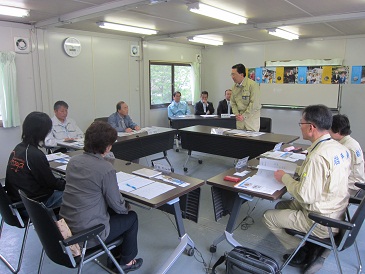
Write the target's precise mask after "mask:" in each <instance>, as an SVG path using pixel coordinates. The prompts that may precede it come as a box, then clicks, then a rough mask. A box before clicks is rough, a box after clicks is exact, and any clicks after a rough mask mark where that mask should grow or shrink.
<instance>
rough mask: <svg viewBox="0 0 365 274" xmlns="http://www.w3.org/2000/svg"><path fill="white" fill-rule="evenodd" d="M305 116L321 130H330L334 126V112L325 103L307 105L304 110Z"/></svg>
mask: <svg viewBox="0 0 365 274" xmlns="http://www.w3.org/2000/svg"><path fill="white" fill-rule="evenodd" d="M303 118H304V119H305V120H306V121H307V122H309V123H312V124H313V125H315V126H316V128H318V129H319V130H329V129H330V128H331V126H332V113H331V110H330V109H329V108H328V107H326V106H325V105H311V106H307V107H306V108H305V109H304V110H303Z"/></svg>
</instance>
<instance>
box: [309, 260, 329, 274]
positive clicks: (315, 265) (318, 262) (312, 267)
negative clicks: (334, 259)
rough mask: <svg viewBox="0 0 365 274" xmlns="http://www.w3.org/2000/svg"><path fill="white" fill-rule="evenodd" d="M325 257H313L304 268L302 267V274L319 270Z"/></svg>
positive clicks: (311, 273)
mask: <svg viewBox="0 0 365 274" xmlns="http://www.w3.org/2000/svg"><path fill="white" fill-rule="evenodd" d="M324 261H325V258H323V257H321V256H318V257H317V259H315V260H314V261H313V262H312V263H311V264H308V265H307V266H306V268H305V269H304V274H314V273H316V272H317V271H319V270H320V269H321V268H322V266H323V264H324Z"/></svg>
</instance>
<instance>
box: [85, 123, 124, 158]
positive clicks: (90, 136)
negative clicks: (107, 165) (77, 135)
mask: <svg viewBox="0 0 365 274" xmlns="http://www.w3.org/2000/svg"><path fill="white" fill-rule="evenodd" d="M117 137H118V134H117V131H116V130H115V129H114V128H113V127H112V126H111V125H109V124H108V123H107V122H103V121H95V122H93V123H92V124H91V125H90V126H89V127H88V129H87V130H86V132H85V140H84V151H85V152H89V153H94V154H96V153H100V154H103V153H104V152H105V151H106V148H107V147H108V146H110V145H113V144H114V142H115V141H116V140H117Z"/></svg>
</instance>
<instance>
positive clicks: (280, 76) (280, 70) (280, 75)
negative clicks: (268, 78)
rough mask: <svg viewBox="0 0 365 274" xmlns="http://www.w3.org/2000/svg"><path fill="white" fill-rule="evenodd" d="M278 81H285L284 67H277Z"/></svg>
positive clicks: (279, 82)
mask: <svg viewBox="0 0 365 274" xmlns="http://www.w3.org/2000/svg"><path fill="white" fill-rule="evenodd" d="M276 83H277V84H282V83H284V67H276Z"/></svg>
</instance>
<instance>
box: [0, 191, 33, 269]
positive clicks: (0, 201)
mask: <svg viewBox="0 0 365 274" xmlns="http://www.w3.org/2000/svg"><path fill="white" fill-rule="evenodd" d="M19 209H24V206H23V203H22V202H17V203H12V202H11V200H10V198H9V196H8V194H7V193H6V192H5V189H4V187H3V186H0V214H1V223H0V237H1V233H2V230H3V227H4V223H6V224H8V225H9V226H15V227H18V228H24V236H23V242H22V247H21V249H20V254H19V261H18V265H17V267H16V269H15V267H13V266H12V265H11V264H10V263H9V262H8V261H7V260H6V259H5V257H4V256H3V255H1V254H0V259H1V260H2V261H3V262H4V263H5V265H6V266H7V267H8V268H9V269H10V271H11V272H12V273H18V272H19V271H20V267H21V265H22V261H23V255H24V248H25V242H26V241H27V236H28V231H29V226H30V219H29V218H28V217H22V216H21V215H20V213H19V211H18V210H19ZM3 246H4V245H3Z"/></svg>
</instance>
